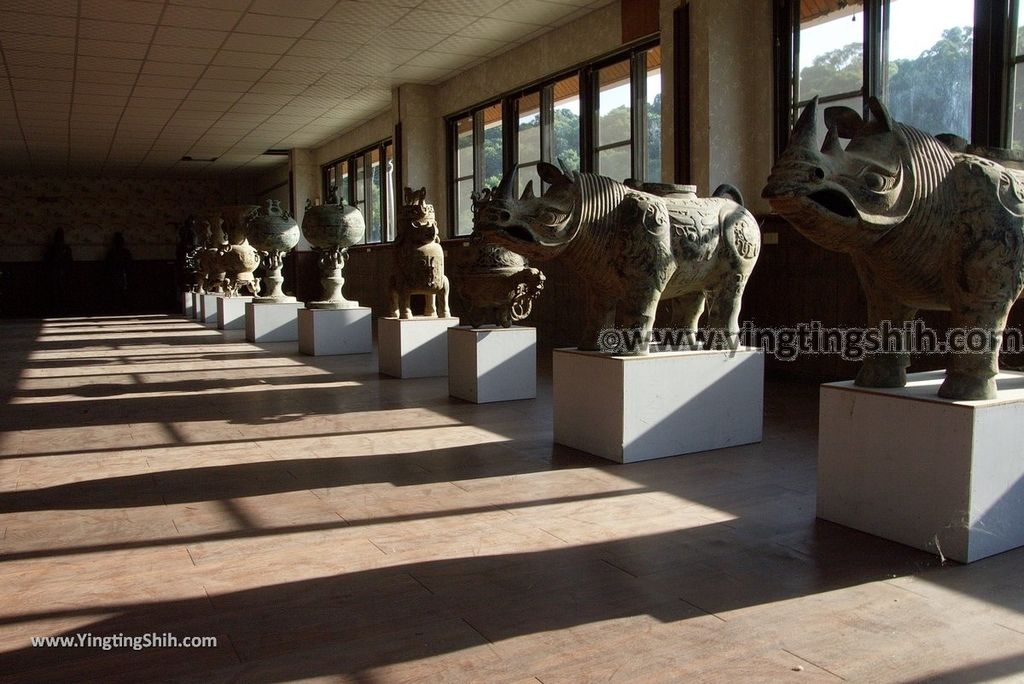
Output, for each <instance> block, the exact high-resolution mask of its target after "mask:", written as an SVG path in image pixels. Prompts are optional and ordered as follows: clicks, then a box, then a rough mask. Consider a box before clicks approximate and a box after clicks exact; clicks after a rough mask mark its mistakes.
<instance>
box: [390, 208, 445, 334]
mask: <svg viewBox="0 0 1024 684" xmlns="http://www.w3.org/2000/svg"><path fill="white" fill-rule="evenodd" d="M426 198H427V189H426V188H420V189H419V190H413V189H412V188H405V193H404V201H403V203H402V206H401V207H400V208H399V209H398V222H397V224H398V225H397V226H396V227H397V233H398V238H397V240H396V241H395V262H394V263H395V270H394V274H393V275H392V276H391V280H390V281H389V283H388V291H389V294H390V302H391V306H390V309H391V316H392V317H395V318H412V304H411V302H410V299H411V295H414V294H422V295H423V296H424V301H425V305H424V311H423V315H424V316H428V317H438V316H440V317H441V318H447V316H448V287H449V285H448V276H446V275H445V274H444V249H443V248H442V247H441V239H440V237H439V235H438V232H437V221H436V220H435V218H434V206H433V205H432V204H428V203H427V199H426Z"/></svg>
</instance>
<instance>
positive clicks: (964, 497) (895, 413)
mask: <svg viewBox="0 0 1024 684" xmlns="http://www.w3.org/2000/svg"><path fill="white" fill-rule="evenodd" d="M944 377H945V374H944V373H943V372H942V371H933V372H929V373H915V374H912V375H911V376H910V377H909V379H908V380H909V381H908V383H907V387H904V388H900V389H874V388H866V387H857V386H855V385H854V384H853V383H852V382H838V383H832V384H828V385H822V387H821V405H820V422H819V428H818V517H819V518H823V519H825V520H830V521H832V522H836V523H839V524H841V525H846V526H847V527H853V528H855V529H858V530H861V531H863V532H868V533H869V534H874V535H877V536H879V537H884V538H886V539H890V540H892V541H897V542H900V543H903V544H907V545H908V546H913V547H915V548H918V549H923V550H925V551H931V552H932V553H939V554H942V555H944V556H946V557H947V558H953V559H954V560H958V561H961V562H964V563H970V562H971V561H975V560H978V559H980V558H985V557H986V556H991V555H993V554H996V553H1001V552H1003V551H1007V550H1009V549H1012V548H1016V547H1018V546H1022V545H1024V458H1022V457H1021V456H1022V454H1021V444H1024V374H1022V373H1010V372H1004V373H1000V374H999V377H998V378H997V383H998V385H999V397H998V398H997V399H992V400H988V401H950V400H948V399H940V398H939V397H937V396H936V395H935V393H936V391H937V390H938V389H939V385H940V384H941V383H942V380H943V379H944Z"/></svg>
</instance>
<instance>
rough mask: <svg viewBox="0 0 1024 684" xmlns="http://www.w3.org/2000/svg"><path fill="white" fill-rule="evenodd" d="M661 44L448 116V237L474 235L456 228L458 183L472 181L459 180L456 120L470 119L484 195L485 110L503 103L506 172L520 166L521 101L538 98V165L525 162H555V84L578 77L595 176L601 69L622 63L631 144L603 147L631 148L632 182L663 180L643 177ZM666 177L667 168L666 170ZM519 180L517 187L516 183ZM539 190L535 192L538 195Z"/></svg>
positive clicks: (586, 163) (586, 156)
mask: <svg viewBox="0 0 1024 684" xmlns="http://www.w3.org/2000/svg"><path fill="white" fill-rule="evenodd" d="M660 45H661V41H660V38H659V37H658V36H654V37H647V38H644V39H642V40H639V41H635V42H633V43H631V44H629V45H627V46H626V47H624V48H622V49H619V50H616V51H615V52H613V53H610V54H608V55H604V56H602V57H598V58H596V59H593V60H589V61H587V62H584V63H581V64H577V65H576V66H573V67H571V68H569V69H565V70H563V71H559V72H557V73H555V74H551V75H549V76H545V77H544V78H541V79H538V80H536V81H534V82H531V83H529V84H527V85H524V86H522V87H519V88H516V89H515V90H512V91H509V92H507V93H504V94H502V95H500V96H498V97H493V98H490V99H488V100H487V101H485V102H482V103H479V104H475V105H473V106H471V107H467V108H464V109H461V110H459V111H456V112H453V113H451V114H448V115H447V116H445V117H444V122H445V135H446V140H445V146H446V150H447V154H446V155H445V156H446V173H445V178H446V181H447V189H448V198H447V200H448V216H449V226H450V235H451V236H452V237H465V236H467V235H469V234H470V232H471V231H472V226H468V227H467V226H460V225H459V224H458V213H457V208H458V184H459V182H464V181H466V180H468V178H469V176H456V173H457V170H458V147H457V144H458V135H457V128H456V127H457V125H458V124H457V122H458V121H460V120H462V119H465V118H466V117H467V116H472V117H473V121H474V127H473V142H472V145H473V159H474V171H473V191H474V192H480V191H481V190H482V189H483V187H482V182H483V179H484V176H483V158H482V157H483V155H482V154H481V150H482V149H483V136H482V133H483V121H482V116H481V115H480V113H481V112H483V110H485V109H487V108H488V107H492V106H494V105H495V104H499V103H500V105H501V111H502V172H503V174H507V173H508V172H509V171H511V170H512V168H514V167H515V166H516V164H518V163H519V159H518V157H519V102H520V100H521V99H522V98H524V97H527V96H530V95H533V94H536V93H539V94H540V129H541V130H540V154H541V157H540V159H539V160H536V161H533V160H531V161H529V162H526V164H527V165H534V164H537V163H539V162H541V161H543V162H548V163H556V162H557V160H555V159H553V154H554V131H553V126H554V86H555V84H556V83H558V82H560V81H563V80H565V79H569V78H572V77H576V78H578V83H579V101H580V140H579V150H580V171H582V172H584V173H594V172H595V169H596V168H597V155H598V153H599V151H600V150H599V149H597V147H596V145H595V144H594V143H595V142H596V139H597V130H598V129H597V126H598V123H597V117H598V112H597V110H596V108H595V107H594V106H593V105H594V104H595V103H596V102H597V91H596V86H597V74H598V72H599V70H600V69H601V68H602V67H604V66H608V65H611V64H614V63H616V62H621V61H623V60H624V59H628V60H629V63H630V65H629V73H630V84H631V93H630V107H631V108H630V136H631V137H630V139H629V140H628V141H627V142H616V143H615V144H613V145H611V144H610V145H606V146H604V147H602V148H601V149H610V148H612V147H620V146H624V145H627V144H628V145H629V146H630V169H631V175H632V177H633V178H637V179H641V180H653V181H656V182H660V181H661V178H657V179H644V175H645V173H646V134H645V131H646V126H647V101H646V95H647V92H646V91H647V70H646V61H647V57H646V55H647V52H648V51H649V50H651V49H652V48H655V47H658V46H660ZM662 173H664V169H663V170H662ZM518 182H519V179H518V178H514V179H513V183H515V184H516V185H518ZM541 190H542V189H541V188H536V189H535V191H536V192H538V193H539V192H540V191H541Z"/></svg>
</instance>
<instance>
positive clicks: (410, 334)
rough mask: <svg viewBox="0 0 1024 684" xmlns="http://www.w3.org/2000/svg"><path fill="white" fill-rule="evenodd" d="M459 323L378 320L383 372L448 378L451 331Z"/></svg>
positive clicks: (434, 319)
mask: <svg viewBox="0 0 1024 684" xmlns="http://www.w3.org/2000/svg"><path fill="white" fill-rule="evenodd" d="M458 324H459V319H458V318H408V319H401V318H381V319H378V321H377V354H378V356H379V361H380V372H381V373H384V374H385V375H391V376H393V377H396V378H432V377H438V376H442V375H448V328H451V327H453V326H456V325H458Z"/></svg>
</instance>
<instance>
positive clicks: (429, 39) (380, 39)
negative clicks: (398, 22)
mask: <svg viewBox="0 0 1024 684" xmlns="http://www.w3.org/2000/svg"><path fill="white" fill-rule="evenodd" d="M449 35H451V34H450V33H428V32H426V31H405V30H398V29H393V28H389V29H387V30H385V31H382V32H381V33H380V35H378V36H376V37H375V38H374V40H373V44H374V45H378V46H384V47H387V48H389V49H390V48H403V49H405V50H417V51H418V50H427V49H429V48H432V47H434V46H435V45H437V44H438V43H440V42H441V41H442V40H444V39H445V38H447V37H448V36H449Z"/></svg>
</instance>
